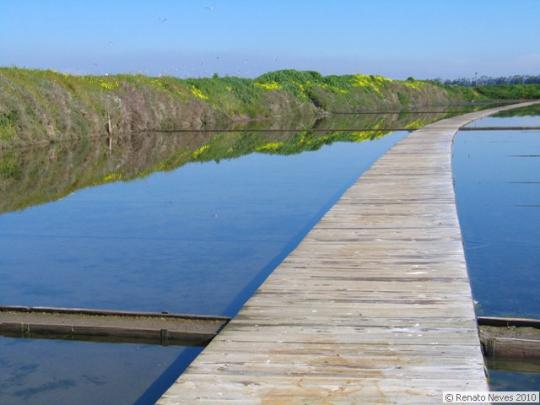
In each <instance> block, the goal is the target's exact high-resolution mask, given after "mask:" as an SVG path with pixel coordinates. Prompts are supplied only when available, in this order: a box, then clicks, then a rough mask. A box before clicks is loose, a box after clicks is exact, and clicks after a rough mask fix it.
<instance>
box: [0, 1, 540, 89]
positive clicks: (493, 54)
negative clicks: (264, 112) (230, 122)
mask: <svg viewBox="0 0 540 405" xmlns="http://www.w3.org/2000/svg"><path fill="white" fill-rule="evenodd" d="M0 65H1V66H12V65H16V66H23V67H35V68H51V69H55V70H60V71H66V72H71V73H99V74H103V73H116V72H130V73H137V72H139V73H146V74H152V75H159V74H168V75H174V76H182V77H185V76H208V75H211V74H213V73H218V74H221V75H226V74H229V75H238V76H247V77H253V76H257V75H259V74H261V73H263V72H266V71H269V70H277V69H283V68H295V69H310V70H318V71H320V72H322V73H324V74H331V73H336V74H339V73H369V74H382V75H386V76H390V77H394V78H404V77H408V76H414V77H417V78H435V77H441V78H455V77H461V76H466V77H472V76H474V73H475V72H478V73H479V75H482V74H486V75H492V76H493V75H511V74H540V0H376V1H375V0H305V1H304V0H288V1H287V0H274V1H270V0H265V1H263V0H201V1H199V0H152V1H150V0H108V1H106V0H0Z"/></svg>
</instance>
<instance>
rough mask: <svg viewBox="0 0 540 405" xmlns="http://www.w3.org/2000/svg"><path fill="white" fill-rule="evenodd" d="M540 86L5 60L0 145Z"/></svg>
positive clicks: (405, 105)
mask: <svg viewBox="0 0 540 405" xmlns="http://www.w3.org/2000/svg"><path fill="white" fill-rule="evenodd" d="M539 86H540V85H538V84H530V85H528V84H515V85H501V86H493V85H490V86H484V87H463V86H459V85H446V84H441V83H438V82H431V81H420V80H415V79H413V78H409V79H407V80H404V81H400V80H392V79H388V78H385V77H381V76H368V75H343V76H322V75H321V74H319V73H317V72H309V71H307V72H305V71H296V70H281V71H277V72H270V73H266V74H264V75H262V76H260V77H258V78H256V79H253V80H251V79H243V78H238V77H218V76H217V75H215V76H214V77H212V78H202V79H178V78H174V77H147V76H142V75H114V76H73V75H66V74H62V73H57V72H53V71H46V70H28V69H18V68H0V147H2V146H4V147H5V146H11V145H27V144H39V143H50V142H55V141H60V140H67V139H77V138H81V137H92V136H104V135H106V134H107V132H106V128H107V122H108V118H109V116H110V119H111V123H112V129H113V131H114V132H115V133H130V132H134V131H146V130H173V129H200V128H204V127H206V128H212V127H213V128H216V127H222V126H224V125H227V126H230V125H237V124H238V123H242V122H246V121H249V120H253V119H257V120H261V119H269V118H271V117H276V116H279V117H283V116H287V117H292V118H294V119H297V120H299V119H304V118H305V117H321V116H323V115H325V114H327V113H328V112H358V111H388V110H410V109H418V108H422V107H426V106H438V107H444V106H449V105H456V104H463V103H469V102H486V101H489V100H494V99H518V98H519V99H521V98H538V97H540V87H539Z"/></svg>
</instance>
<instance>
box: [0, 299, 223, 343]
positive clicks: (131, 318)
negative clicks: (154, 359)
mask: <svg viewBox="0 0 540 405" xmlns="http://www.w3.org/2000/svg"><path fill="white" fill-rule="evenodd" d="M228 321H229V319H228V318H225V317H220V316H204V315H181V314H169V313H153V312H127V311H108V310H94V309H81V308H73V309H69V308H47V307H17V306H0V335H4V336H17V337H31V338H47V339H74V340H89V341H105V342H137V343H157V344H167V345H171V344H174V345H198V346H200V345H205V344H207V343H208V342H209V341H210V340H211V339H212V338H213V337H214V336H215V335H216V334H217V333H218V332H219V331H220V330H221V329H222V328H223V327H224V326H225V324H226V323H227V322H228Z"/></svg>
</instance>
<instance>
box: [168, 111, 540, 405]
mask: <svg viewBox="0 0 540 405" xmlns="http://www.w3.org/2000/svg"><path fill="white" fill-rule="evenodd" d="M529 104H531V103H522V104H518V105H514V106H510V107H501V108H493V109H490V110H485V111H479V112H474V113H470V114H466V115H462V116H458V117H452V118H449V119H445V120H443V121H439V122H437V123H435V124H432V125H429V126H427V127H425V128H423V129H420V130H418V131H415V132H413V133H412V134H410V135H409V136H408V137H407V138H405V139H404V140H402V141H401V142H399V143H398V144H396V145H395V146H394V147H393V148H392V149H391V150H390V151H389V152H388V153H387V154H386V155H384V156H383V157H381V158H380V159H379V160H378V161H377V162H376V163H375V164H374V165H373V166H372V167H371V168H370V169H369V170H368V171H367V172H366V173H364V175H363V176H362V177H360V178H359V179H358V181H357V182H356V184H354V185H353V186H352V187H351V188H350V189H349V190H348V191H347V192H346V193H345V194H344V195H343V197H342V198H341V199H340V200H339V201H338V203H337V204H336V205H335V206H334V207H333V208H332V209H330V211H328V213H327V214H326V215H325V216H324V217H323V218H322V220H321V221H320V222H319V223H318V224H317V225H316V226H315V227H314V229H313V230H312V231H311V232H310V233H309V234H308V235H307V236H306V237H305V239H304V240H303V241H302V242H301V243H300V245H299V246H298V247H297V248H296V249H295V250H294V251H293V252H292V253H291V254H290V255H289V256H288V257H287V258H286V259H285V260H284V261H283V263H281V265H280V266H278V268H277V269H276V270H275V271H274V272H273V273H272V275H270V277H269V278H268V279H267V280H266V281H265V282H264V284H263V285H262V286H261V287H260V288H259V289H258V290H257V292H256V293H255V294H254V295H253V296H252V297H251V298H250V299H249V300H248V301H247V302H246V304H245V305H244V307H243V308H242V309H241V310H240V312H239V313H238V315H237V316H236V317H235V318H234V319H233V320H232V321H231V322H230V323H229V324H228V325H227V326H226V327H225V328H224V329H223V331H222V332H221V333H220V334H219V335H218V336H217V337H216V338H215V339H214V340H213V341H212V342H211V343H210V344H209V345H208V346H207V347H206V349H205V350H204V351H203V352H202V353H201V355H199V356H198V357H197V359H195V361H194V362H193V363H192V364H191V366H190V367H189V368H188V369H187V370H186V371H185V372H184V373H183V374H182V376H180V378H179V379H178V380H177V381H176V383H175V384H174V385H173V386H172V387H171V388H170V389H169V390H168V391H167V392H166V393H165V394H164V395H163V396H162V398H161V399H160V401H159V403H161V404H193V403H209V404H219V403H228V404H307V403H320V404H323V403H324V404H350V403H357V404H369V403H377V404H380V403H393V404H394V403H403V404H419V403H422V404H423V403H440V402H441V400H442V393H443V391H446V390H450V391H451V390H464V391H473V390H474V391H483V390H487V389H488V386H487V382H486V377H485V373H484V362H483V357H482V353H481V348H480V341H479V338H478V331H477V326H476V318H475V313H474V308H473V303H472V298H471V290H470V285H469V280H468V275H467V268H466V264H465V257H464V253H463V247H462V241H461V231H460V228H459V223H458V219H457V214H456V207H455V201H454V191H453V180H452V167H451V154H452V141H453V137H454V135H455V133H456V131H457V130H458V129H459V128H460V127H461V126H463V125H465V124H467V123H468V122H470V121H472V120H474V119H478V118H482V117H485V116H487V115H490V114H492V113H495V112H498V111H502V110H505V109H510V108H515V107H521V106H526V105H529Z"/></svg>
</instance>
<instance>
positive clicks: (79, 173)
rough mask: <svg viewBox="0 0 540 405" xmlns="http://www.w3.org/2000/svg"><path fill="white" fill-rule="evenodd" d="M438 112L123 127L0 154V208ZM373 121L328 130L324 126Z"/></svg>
mask: <svg viewBox="0 0 540 405" xmlns="http://www.w3.org/2000/svg"><path fill="white" fill-rule="evenodd" d="M444 116H446V114H388V115H385V116H382V117H381V116H379V115H366V116H360V117H359V116H356V115H339V116H333V117H328V118H326V119H324V120H318V121H316V123H315V126H313V127H312V129H310V130H301V131H288V132H280V131H276V132H264V131H257V130H255V131H234V132H223V133H217V134H216V133H205V132H183V133H152V134H138V135H134V134H130V135H125V136H122V137H118V138H116V139H115V141H114V144H113V147H112V150H111V151H109V148H108V144H107V142H104V141H103V140H99V139H97V140H91V139H88V138H86V139H83V140H80V141H77V142H62V143H57V144H53V145H51V146H48V147H42V148H33V149H20V150H15V149H13V150H11V151H10V152H9V153H4V154H3V155H0V194H1V195H2V199H0V212H7V211H13V210H18V209H23V208H25V207H28V206H32V205H36V204H40V203H44V202H48V201H53V200H56V199H59V198H62V197H63V196H65V195H68V194H70V193H71V192H73V191H75V190H77V189H80V188H83V187H88V186H94V185H99V184H104V183H110V182H115V181H119V180H123V181H126V180H130V179H134V178H138V177H144V176H147V175H149V174H150V173H153V172H155V171H166V170H173V169H176V168H178V167H179V166H182V165H184V164H186V163H188V162H204V161H212V160H215V161H219V160H221V159H231V158H235V157H239V156H242V155H246V154H249V153H253V152H259V153H279V154H292V153H299V152H302V151H308V150H316V149H319V148H320V147H322V146H323V145H325V144H329V143H332V142H336V141H349V142H361V141H365V140H369V139H374V138H377V137H380V136H383V135H385V134H386V133H388V132H389V131H387V130H383V128H396V127H401V128H404V127H407V126H408V125H409V123H411V122H413V123H414V125H420V124H422V125H423V124H427V123H429V122H432V121H435V120H437V119H440V118H443V117H444ZM306 125H307V124H306ZM346 127H348V128H380V130H377V131H354V132H351V131H331V130H329V129H325V128H346Z"/></svg>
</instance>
